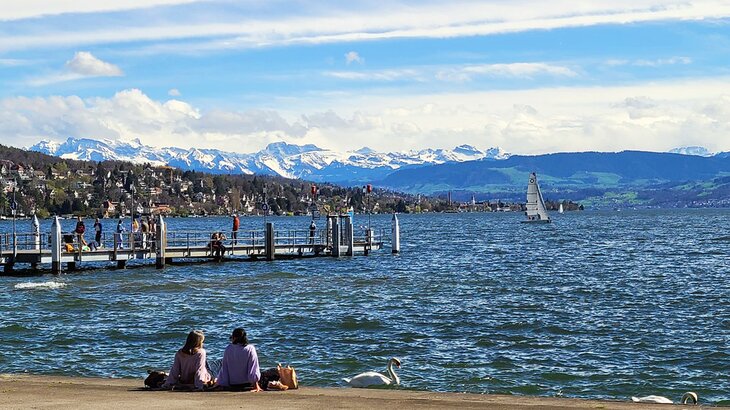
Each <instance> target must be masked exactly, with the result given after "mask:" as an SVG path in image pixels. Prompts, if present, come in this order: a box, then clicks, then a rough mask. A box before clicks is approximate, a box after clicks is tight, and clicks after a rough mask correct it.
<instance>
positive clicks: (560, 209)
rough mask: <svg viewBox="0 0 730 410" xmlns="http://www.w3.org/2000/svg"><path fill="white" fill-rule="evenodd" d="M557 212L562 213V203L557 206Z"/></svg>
mask: <svg viewBox="0 0 730 410" xmlns="http://www.w3.org/2000/svg"><path fill="white" fill-rule="evenodd" d="M558 213H561V214H562V213H563V204H562V203H561V204H560V208H558Z"/></svg>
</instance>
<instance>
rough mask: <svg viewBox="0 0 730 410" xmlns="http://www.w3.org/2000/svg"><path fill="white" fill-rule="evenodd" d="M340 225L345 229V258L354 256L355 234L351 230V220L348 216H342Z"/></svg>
mask: <svg viewBox="0 0 730 410" xmlns="http://www.w3.org/2000/svg"><path fill="white" fill-rule="evenodd" d="M342 224H343V225H344V227H345V241H347V251H346V253H345V256H355V246H354V245H355V232H354V230H353V228H352V218H351V217H350V216H349V215H346V216H343V217H342Z"/></svg>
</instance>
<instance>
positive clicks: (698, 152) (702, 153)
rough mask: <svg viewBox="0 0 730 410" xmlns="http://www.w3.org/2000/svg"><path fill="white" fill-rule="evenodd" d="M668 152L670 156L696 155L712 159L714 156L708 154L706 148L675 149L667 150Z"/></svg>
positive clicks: (710, 153)
mask: <svg viewBox="0 0 730 410" xmlns="http://www.w3.org/2000/svg"><path fill="white" fill-rule="evenodd" d="M669 152H670V153H672V154H681V155H696V156H698V157H712V156H714V155H715V153H714V152H710V151H709V150H708V149H707V148H705V147H697V146H690V147H677V148H674V149H671V150H669Z"/></svg>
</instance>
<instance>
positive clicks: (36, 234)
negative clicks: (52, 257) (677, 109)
mask: <svg viewBox="0 0 730 410" xmlns="http://www.w3.org/2000/svg"><path fill="white" fill-rule="evenodd" d="M32 226H33V249H35V250H37V251H39V250H41V223H40V222H38V217H37V216H36V215H35V214H33V222H32Z"/></svg>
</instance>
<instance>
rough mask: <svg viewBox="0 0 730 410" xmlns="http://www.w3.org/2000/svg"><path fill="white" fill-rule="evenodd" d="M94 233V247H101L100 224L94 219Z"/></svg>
mask: <svg viewBox="0 0 730 410" xmlns="http://www.w3.org/2000/svg"><path fill="white" fill-rule="evenodd" d="M94 232H95V233H96V234H95V235H94V241H96V246H101V222H99V218H96V219H94Z"/></svg>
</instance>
